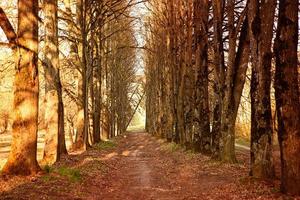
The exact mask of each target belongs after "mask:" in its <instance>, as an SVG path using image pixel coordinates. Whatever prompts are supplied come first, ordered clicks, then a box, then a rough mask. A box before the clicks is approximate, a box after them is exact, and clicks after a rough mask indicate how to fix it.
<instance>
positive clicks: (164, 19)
mask: <svg viewBox="0 0 300 200" xmlns="http://www.w3.org/2000/svg"><path fill="white" fill-rule="evenodd" d="M279 2H280V3H279V18H278V21H277V18H276V16H275V14H276V6H277V1H275V0H272V1H256V0H247V1H246V0H245V1H236V0H227V1H218V0H212V1H205V0H204V1H198V0H194V1H183V0H178V1H174V0H164V1H162V2H161V1H157V0H151V5H152V7H151V11H152V13H153V14H152V16H150V17H149V22H148V24H147V29H148V37H147V44H146V50H148V51H146V58H147V62H146V77H147V85H146V92H147V95H146V96H147V104H146V106H147V119H146V129H147V130H148V131H149V132H150V133H152V134H156V135H159V136H161V137H163V138H166V139H167V140H169V141H174V142H176V143H180V144H182V145H185V147H186V148H187V149H193V150H195V151H199V152H202V153H205V154H208V155H211V156H212V157H213V158H217V159H220V160H222V161H225V162H230V163H234V162H236V156H235V129H236V119H237V115H238V109H239V107H240V102H241V98H242V93H243V90H244V85H245V82H246V79H247V71H248V72H250V70H248V69H251V71H252V73H251V74H252V75H251V78H250V77H249V79H251V91H250V95H251V152H250V154H251V155H250V157H251V165H250V169H251V171H250V175H252V176H254V177H258V178H272V177H273V176H274V166H273V156H272V151H273V150H272V146H273V124H275V123H273V122H274V121H275V119H272V113H274V112H275V111H272V107H271V83H272V73H271V72H272V69H273V67H272V66H273V65H272V63H273V62H272V60H273V58H274V54H273V52H272V47H273V46H274V53H275V58H276V76H275V82H274V87H275V90H276V107H277V109H276V113H277V118H278V120H277V121H278V136H279V143H280V148H281V165H282V190H283V191H285V192H292V193H297V192H298V193H299V190H297V189H296V186H297V185H299V173H298V172H299V166H300V165H299V158H298V157H299V156H298V157H297V156H296V155H299V148H298V147H299V146H300V145H299V131H298V129H299V124H300V123H299V117H298V116H300V115H299V85H298V73H299V69H298V68H299V67H298V65H297V44H298V42H297V41H298V32H297V30H298V6H299V2H297V1H293V2H292V1H289V0H280V1H279ZM291 7H293V9H291ZM274 24H276V25H277V36H276V40H275V43H274V41H273V38H274ZM288 74H289V75H288ZM292 91H293V92H292Z"/></svg>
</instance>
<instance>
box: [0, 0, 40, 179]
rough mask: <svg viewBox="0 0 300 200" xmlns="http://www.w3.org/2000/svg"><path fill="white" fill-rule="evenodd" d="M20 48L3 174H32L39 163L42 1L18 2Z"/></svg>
mask: <svg viewBox="0 0 300 200" xmlns="http://www.w3.org/2000/svg"><path fill="white" fill-rule="evenodd" d="M17 35H18V49H17V52H16V53H17V56H16V75H15V82H14V104H13V125H12V144H11V151H10V154H9V157H8V161H7V163H6V164H5V166H4V168H3V170H2V173H3V174H14V175H29V174H34V173H36V172H38V171H39V170H40V167H39V165H38V163H37V160H36V156H37V131H38V100H39V79H38V65H37V63H38V55H37V53H38V1H37V0H32V1H27V0H19V1H18V34H17Z"/></svg>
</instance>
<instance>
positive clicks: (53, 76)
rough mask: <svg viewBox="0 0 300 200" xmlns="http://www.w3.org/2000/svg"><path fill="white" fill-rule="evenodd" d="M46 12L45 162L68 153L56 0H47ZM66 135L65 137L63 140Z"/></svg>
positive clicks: (50, 161) (48, 162) (52, 160)
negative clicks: (64, 145)
mask: <svg viewBox="0 0 300 200" xmlns="http://www.w3.org/2000/svg"><path fill="white" fill-rule="evenodd" d="M44 13H45V35H46V36H45V59H44V71H45V82H46V86H45V90H46V92H45V104H46V108H45V124H46V135H45V148H44V157H43V162H44V163H45V164H46V163H47V164H53V163H55V162H56V161H58V160H59V159H60V154H61V153H65V152H66V149H65V148H62V151H63V152H61V151H60V150H61V146H62V143H65V140H64V132H63V131H64V116H63V109H64V108H63V102H62V89H61V83H60V77H59V57H58V55H59V50H58V29H57V25H58V24H57V23H58V22H57V0H45V1H44ZM62 139H63V141H62Z"/></svg>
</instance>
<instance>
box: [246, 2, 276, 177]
mask: <svg viewBox="0 0 300 200" xmlns="http://www.w3.org/2000/svg"><path fill="white" fill-rule="evenodd" d="M275 5H276V0H270V1H262V2H258V1H257V0H250V2H249V14H248V17H249V28H250V46H251V59H252V80H251V165H250V170H251V171H250V175H252V176H254V177H259V178H271V177H273V176H274V166H273V158H272V141H273V139H272V134H273V131H272V115H271V103H270V85H271V60H272V52H271V43H272V35H273V24H274V14H275Z"/></svg>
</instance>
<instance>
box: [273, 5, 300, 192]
mask: <svg viewBox="0 0 300 200" xmlns="http://www.w3.org/2000/svg"><path fill="white" fill-rule="evenodd" d="M298 6H299V1H293V0H280V1H279V18H278V28H277V34H276V40H275V46H274V52H275V58H276V75H275V96H276V110H277V120H278V140H279V144H280V153H281V191H282V192H285V193H291V194H296V195H297V194H298V195H299V194H300V187H299V185H300V156H299V155H300V102H299V85H298V75H299V66H298V61H297V45H298Z"/></svg>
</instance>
